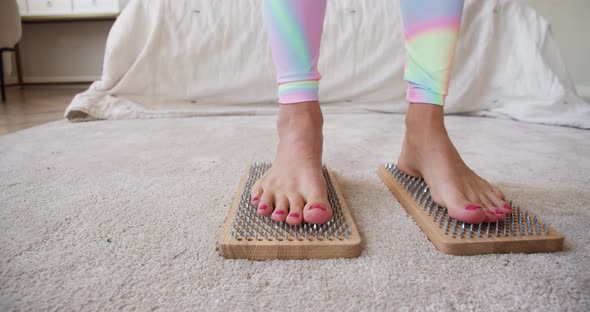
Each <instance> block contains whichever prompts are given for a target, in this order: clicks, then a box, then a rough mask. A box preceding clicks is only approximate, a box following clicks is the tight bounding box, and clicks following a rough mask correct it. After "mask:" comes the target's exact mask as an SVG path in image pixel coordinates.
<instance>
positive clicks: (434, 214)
mask: <svg viewBox="0 0 590 312" xmlns="http://www.w3.org/2000/svg"><path fill="white" fill-rule="evenodd" d="M439 210H440V206H439V205H436V210H435V211H434V213H433V214H432V221H436V217H437V216H438V211H439Z"/></svg>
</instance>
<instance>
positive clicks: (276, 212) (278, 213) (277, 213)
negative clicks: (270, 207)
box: [275, 210, 285, 215]
mask: <svg viewBox="0 0 590 312" xmlns="http://www.w3.org/2000/svg"><path fill="white" fill-rule="evenodd" d="M275 214H276V215H284V214H285V212H284V211H282V210H275Z"/></svg>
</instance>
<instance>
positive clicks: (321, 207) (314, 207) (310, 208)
mask: <svg viewBox="0 0 590 312" xmlns="http://www.w3.org/2000/svg"><path fill="white" fill-rule="evenodd" d="M312 209H321V210H323V211H326V207H324V206H322V205H317V204H316V205H311V207H309V210H312Z"/></svg>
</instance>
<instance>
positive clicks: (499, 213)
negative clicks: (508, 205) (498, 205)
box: [496, 210, 504, 215]
mask: <svg viewBox="0 0 590 312" xmlns="http://www.w3.org/2000/svg"><path fill="white" fill-rule="evenodd" d="M496 214H497V215H503V214H504V213H503V212H502V211H500V210H496Z"/></svg>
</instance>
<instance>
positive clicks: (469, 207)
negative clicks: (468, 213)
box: [465, 205, 481, 210]
mask: <svg viewBox="0 0 590 312" xmlns="http://www.w3.org/2000/svg"><path fill="white" fill-rule="evenodd" d="M475 209H481V207H480V206H476V205H469V206H467V207H465V210H475Z"/></svg>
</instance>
